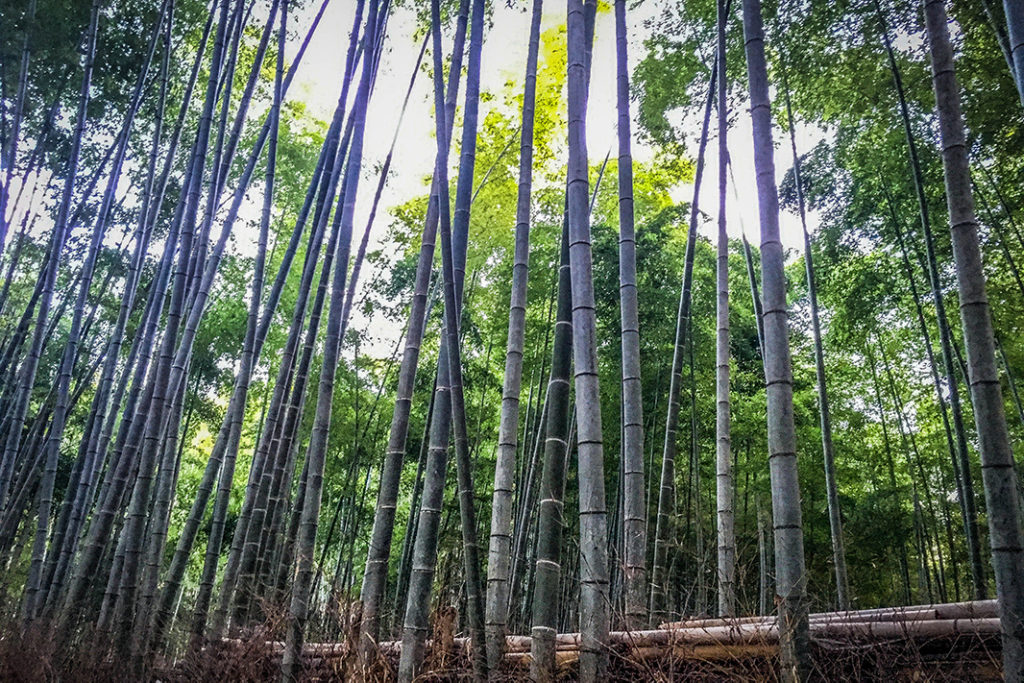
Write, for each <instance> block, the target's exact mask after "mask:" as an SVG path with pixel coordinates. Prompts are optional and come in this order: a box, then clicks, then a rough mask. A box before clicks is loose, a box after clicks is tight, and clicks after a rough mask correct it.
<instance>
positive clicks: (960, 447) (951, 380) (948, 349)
mask: <svg viewBox="0 0 1024 683" xmlns="http://www.w3.org/2000/svg"><path fill="white" fill-rule="evenodd" d="M875 8H876V10H877V12H878V17H879V21H880V22H881V23H882V28H883V31H882V37H883V40H884V43H885V49H886V53H887V55H888V57H889V67H890V69H891V71H892V78H893V85H894V86H895V88H896V95H897V98H898V100H899V105H900V114H901V116H902V120H903V130H904V132H905V133H906V138H907V153H908V155H909V157H910V166H911V171H912V176H913V179H914V190H915V192H916V194H917V203H918V208H919V209H920V213H921V231H922V236H923V238H924V245H925V251H926V253H927V256H928V258H927V261H926V264H927V266H928V277H929V281H930V284H931V288H932V298H933V299H934V301H935V317H936V319H937V322H938V326H939V342H940V344H941V346H942V362H943V366H944V369H945V374H946V384H947V385H948V387H949V404H950V408H952V412H953V428H954V431H955V433H956V458H957V462H956V463H954V467H958V468H959V470H960V481H959V485H960V489H959V494H960V507H961V511H962V513H963V517H964V535H965V536H966V540H967V552H968V556H969V558H970V565H971V580H972V583H973V586H974V598H975V599H976V600H984V599H985V596H986V593H987V590H986V584H985V571H984V567H983V566H982V562H981V546H980V543H979V540H978V515H977V512H976V510H975V505H974V484H973V482H972V480H971V470H970V464H969V458H968V453H967V436H966V432H965V428H964V418H963V411H962V409H961V407H960V390H959V387H958V383H957V380H956V373H955V371H954V368H953V347H952V341H951V336H950V331H949V318H948V316H947V315H946V305H945V302H944V300H943V293H942V281H941V278H940V275H939V268H938V263H937V260H936V257H935V240H934V238H933V236H932V228H931V220H930V217H929V215H928V200H927V197H926V196H925V191H924V175H923V172H922V168H921V162H920V158H919V156H918V153H917V143H916V142H915V140H914V135H913V131H912V130H911V128H910V113H909V109H908V108H907V100H906V95H905V93H904V90H903V80H902V77H901V76H900V72H899V69H898V68H897V66H896V57H895V54H894V53H893V49H892V44H891V43H890V41H889V34H888V29H887V28H886V26H885V17H884V15H883V14H882V10H881V6H880V5H878V1H877V0H875Z"/></svg>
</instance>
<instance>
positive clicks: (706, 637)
mask: <svg viewBox="0 0 1024 683" xmlns="http://www.w3.org/2000/svg"><path fill="white" fill-rule="evenodd" d="M810 630H811V636H812V637H814V638H832V639H834V638H843V639H849V640H873V639H893V638H905V639H914V638H940V637H949V636H953V635H965V636H984V635H992V634H998V633H999V632H1000V626H999V619H998V616H997V605H996V601H995V600H982V601H974V602H960V603H948V604H940V605H912V606H909V607H897V608H880V609H874V610H860V611H850V612H821V613H816V614H812V615H811V620H810ZM778 638H779V631H778V626H777V624H776V618H775V617H742V618H737V619H692V620H688V621H681V622H673V623H668V624H663V625H662V628H659V629H652V630H644V631H613V632H611V633H610V634H609V638H608V642H609V645H611V646H613V647H627V648H628V649H629V651H630V653H631V654H633V655H634V656H638V657H655V656H664V655H665V654H666V648H668V649H673V650H675V649H679V650H683V651H685V656H687V657H693V658H705V659H713V658H718V659H721V658H727V659H728V658H742V657H751V656H765V655H766V654H770V653H771V652H774V650H775V648H776V646H777V643H778ZM222 642H224V643H225V644H227V645H235V646H237V647H243V648H244V647H249V648H251V647H253V645H252V644H251V643H245V642H243V641H240V640H225V641H222ZM505 642H506V659H507V660H508V661H509V662H510V663H513V664H528V663H529V662H530V659H529V650H530V646H531V644H532V639H531V638H530V636H524V635H511V636H507V637H506V640H505ZM426 645H427V647H428V648H430V647H431V645H432V642H431V641H427V643H426ZM263 647H265V648H266V649H265V650H263V651H264V652H265V653H266V654H267V655H269V656H271V657H279V656H281V654H282V653H283V651H284V644H283V643H281V642H277V641H269V642H267V643H265V644H264V645H263ZM449 647H452V648H453V649H454V650H458V651H468V650H469V649H470V643H469V639H468V638H455V639H454V641H449ZM579 647H580V634H579V633H561V634H558V635H557V636H556V637H555V648H556V661H557V662H559V663H560V664H567V663H570V662H574V661H575V659H576V657H577V656H578V650H579ZM379 650H380V652H381V653H382V654H385V655H397V654H399V653H400V652H401V643H400V642H398V641H386V642H382V643H380V644H379ZM351 652H352V648H351V645H350V644H349V643H308V644H306V645H305V647H304V648H303V655H304V656H305V657H310V658H318V659H334V658H338V657H343V656H346V655H348V654H351ZM680 654H683V653H680Z"/></svg>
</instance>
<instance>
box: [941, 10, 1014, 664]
mask: <svg viewBox="0 0 1024 683" xmlns="http://www.w3.org/2000/svg"><path fill="white" fill-rule="evenodd" d="M924 16H925V25H926V28H927V33H928V47H929V52H930V54H931V66H932V84H933V86H934V89H935V101H936V109H937V110H938V119H939V140H940V144H941V148H942V166H943V171H944V176H945V183H946V204H947V207H948V208H949V226H950V235H951V238H952V244H953V258H954V259H955V261H956V275H957V285H958V289H959V292H960V319H961V322H962V324H963V330H964V341H965V342H966V345H967V360H968V369H969V374H970V378H969V380H970V386H971V397H972V399H973V403H974V419H975V423H976V425H977V429H978V446H979V451H980V452H981V472H982V481H983V483H984V486H985V500H986V503H987V506H988V526H989V540H990V543H991V546H992V566H993V568H994V569H995V578H996V593H997V596H998V598H999V616H1000V623H1001V624H1002V632H1003V669H1004V670H1003V676H1004V678H1005V680H1007V681H1019V680H1022V679H1024V584H1022V582H1021V577H1022V576H1024V534H1022V532H1021V520H1020V510H1019V509H1018V505H1019V503H1018V497H1017V475H1016V472H1015V470H1014V461H1013V451H1012V450H1011V449H1010V438H1009V433H1008V431H1007V427H1006V415H1005V413H1004V407H1003V394H1002V386H1001V385H1000V383H999V370H998V368H997V366H996V354H995V337H994V335H993V332H992V318H991V313H990V310H989V304H988V298H987V297H986V294H985V273H984V271H983V269H982V258H981V247H980V244H979V241H978V221H977V219H976V217H975V214H974V197H973V195H972V193H971V178H970V168H969V161H968V148H967V139H966V135H965V133H964V120H963V113H962V111H961V107H960V87H959V85H958V84H957V79H956V72H955V68H954V63H953V47H952V45H951V44H950V39H949V25H948V19H947V17H946V7H945V3H944V2H943V0H926V1H925V3H924Z"/></svg>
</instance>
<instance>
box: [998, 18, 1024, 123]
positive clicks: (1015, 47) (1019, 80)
mask: <svg viewBox="0 0 1024 683" xmlns="http://www.w3.org/2000/svg"><path fill="white" fill-rule="evenodd" d="M1003 11H1004V12H1006V28H1007V31H1008V33H1009V34H1010V57H1011V59H1012V60H1013V64H1012V65H1011V68H1010V71H1011V72H1012V74H1013V80H1014V82H1015V83H1016V84H1017V92H1018V93H1020V102H1021V105H1024V6H1022V5H1021V3H1019V2H1016V0H1003Z"/></svg>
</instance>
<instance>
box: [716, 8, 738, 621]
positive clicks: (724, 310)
mask: <svg viewBox="0 0 1024 683" xmlns="http://www.w3.org/2000/svg"><path fill="white" fill-rule="evenodd" d="M716 4H717V7H718V21H717V24H718V27H717V28H718V31H717V32H718V41H717V54H716V60H717V66H718V98H717V99H718V258H717V267H716V270H715V278H716V287H717V297H716V300H717V305H716V318H717V326H716V335H715V406H716V408H715V487H716V501H717V511H716V512H717V515H716V520H717V525H718V527H717V528H718V614H719V616H722V617H731V616H734V615H735V614H736V522H735V511H734V509H733V503H734V500H733V498H734V492H733V472H732V457H731V456H732V442H731V441H732V440H731V437H730V419H731V417H730V409H729V234H728V233H727V232H726V215H725V198H726V191H725V186H726V181H727V171H728V168H727V163H728V159H729V147H728V138H727V133H728V130H729V110H728V103H727V102H726V99H725V90H726V88H725V86H726V83H725V79H726V70H725V64H726V62H725V29H726V24H727V23H728V14H726V12H727V10H726V0H718V2H717V3H716Z"/></svg>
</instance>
